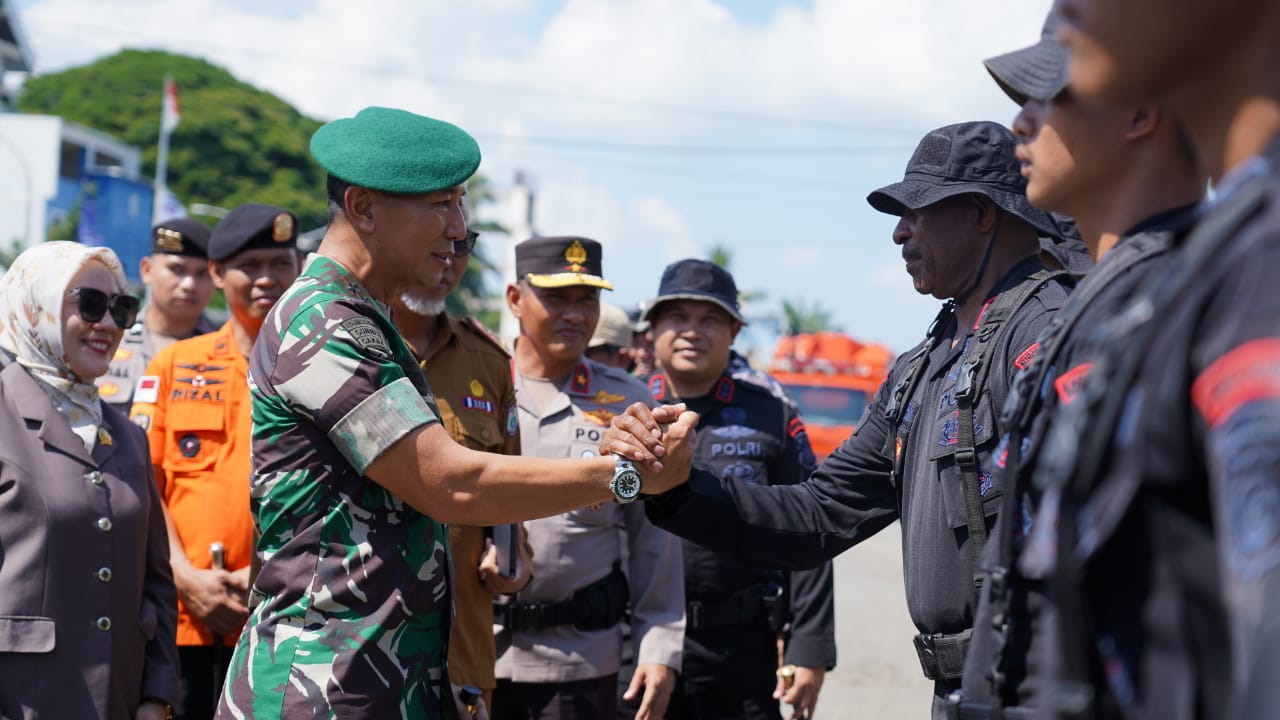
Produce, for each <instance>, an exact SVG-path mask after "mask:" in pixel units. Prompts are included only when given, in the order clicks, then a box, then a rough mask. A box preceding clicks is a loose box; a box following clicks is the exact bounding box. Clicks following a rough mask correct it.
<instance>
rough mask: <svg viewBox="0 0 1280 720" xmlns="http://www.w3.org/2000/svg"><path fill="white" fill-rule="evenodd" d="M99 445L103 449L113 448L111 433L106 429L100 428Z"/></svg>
mask: <svg viewBox="0 0 1280 720" xmlns="http://www.w3.org/2000/svg"><path fill="white" fill-rule="evenodd" d="M98 444H99V445H101V446H102V447H111V433H109V432H107V429H106V428H104V427H100V428H98Z"/></svg>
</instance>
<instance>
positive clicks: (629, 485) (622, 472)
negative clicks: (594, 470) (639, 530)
mask: <svg viewBox="0 0 1280 720" xmlns="http://www.w3.org/2000/svg"><path fill="white" fill-rule="evenodd" d="M613 458H614V460H616V461H617V466H616V467H614V469H613V480H611V481H610V482H609V489H610V490H612V491H613V499H614V500H616V501H618V503H619V504H622V505H625V504H627V503H629V502H633V501H635V499H636V498H638V497H640V485H641V483H640V473H639V472H637V471H636V466H635V465H634V464H632V462H631V461H630V460H628V459H626V458H624V457H622V456H621V455H618V454H616V453H615V454H614V456H613Z"/></svg>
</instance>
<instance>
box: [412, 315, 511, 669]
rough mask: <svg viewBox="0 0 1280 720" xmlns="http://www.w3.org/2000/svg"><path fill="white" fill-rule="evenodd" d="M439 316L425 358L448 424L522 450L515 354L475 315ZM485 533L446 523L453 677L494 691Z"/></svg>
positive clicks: (472, 444)
mask: <svg viewBox="0 0 1280 720" xmlns="http://www.w3.org/2000/svg"><path fill="white" fill-rule="evenodd" d="M440 319H441V322H440V328H439V330H438V332H439V337H438V338H437V342H436V343H435V346H434V349H433V350H432V351H431V352H430V353H428V354H427V356H426V357H425V358H423V359H422V372H423V374H425V375H426V376H427V384H428V385H430V386H431V391H432V393H433V394H434V395H435V397H436V404H437V405H438V406H439V408H440V422H441V423H443V424H444V429H445V430H448V431H449V434H450V435H451V436H453V439H454V440H457V441H458V442H459V443H461V444H462V445H465V446H466V447H469V448H471V449H472V450H482V451H485V452H493V453H502V454H503V455H519V454H520V426H519V421H518V419H517V416H516V388H515V384H514V382H513V381H512V379H511V356H510V355H508V354H507V351H506V349H505V348H504V347H502V344H501V342H499V341H498V340H497V339H496V338H494V337H493V336H492V335H490V334H489V332H488V331H487V330H485V329H484V328H483V327H481V326H479V325H478V324H477V323H476V321H475V320H473V319H465V320H460V319H458V318H453V317H450V316H448V315H442V316H441V318H440ZM484 535H485V533H484V528H481V527H472V526H463V525H453V526H450V528H449V538H450V545H451V546H452V550H453V558H454V577H453V592H454V595H453V602H454V612H455V616H454V619H453V634H452V636H451V637H450V639H449V676H450V679H451V680H452V681H453V683H454V684H457V685H475V686H476V687H478V688H481V689H482V690H492V689H493V688H494V687H496V686H497V683H496V682H495V680H494V677H493V665H494V661H495V653H494V648H493V596H492V595H491V594H490V592H489V591H488V590H487V589H485V587H484V585H482V584H481V583H480V577H479V575H478V574H477V573H476V566H477V565H479V563H480V557H481V555H482V554H483V553H484Z"/></svg>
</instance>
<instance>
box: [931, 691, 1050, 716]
mask: <svg viewBox="0 0 1280 720" xmlns="http://www.w3.org/2000/svg"><path fill="white" fill-rule="evenodd" d="M946 716H947V720H992V718H1000V720H1036V718H1037V717H1041V715H1040V714H1039V713H1037V712H1036V711H1035V710H1033V709H1032V708H1025V707H1017V708H993V707H991V706H990V705H984V704H982V703H969V702H964V701H962V700H960V699H959V693H952V694H951V697H948V698H947V705H946Z"/></svg>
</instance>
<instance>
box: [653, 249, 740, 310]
mask: <svg viewBox="0 0 1280 720" xmlns="http://www.w3.org/2000/svg"><path fill="white" fill-rule="evenodd" d="M668 300H701V301H703V302H711V303H715V304H716V305H719V306H720V307H722V308H724V311H725V312H727V313H729V315H730V316H731V317H732V318H733V319H734V320H737V321H738V322H740V323H742V324H744V325H745V324H746V323H747V321H746V320H743V319H742V310H741V309H740V308H739V306H738V285H737V284H736V283H735V282H734V281H733V276H732V275H730V274H729V272H728V271H727V270H725V269H724V268H722V267H720V266H719V265H716V264H715V263H713V262H709V261H707V260H695V259H693V258H689V259H687V260H677V261H676V262H673V263H671V264H670V265H668V266H667V269H665V270H663V271H662V282H660V283H659V284H658V296H657V297H655V298H654V299H652V300H650V301H649V302H648V303H646V304H645V311H644V319H645V320H652V319H653V312H654V311H655V310H657V309H658V306H659V305H661V304H662V303H664V302H666V301H668Z"/></svg>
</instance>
